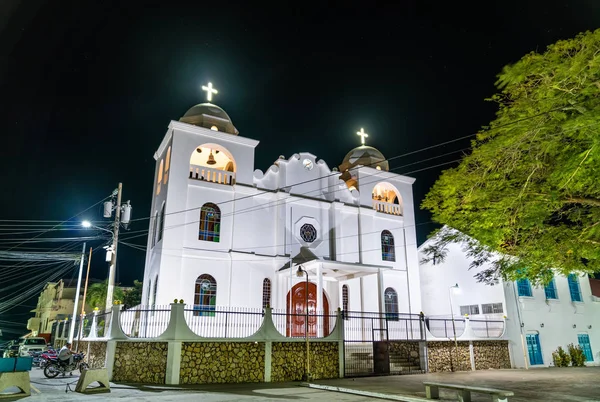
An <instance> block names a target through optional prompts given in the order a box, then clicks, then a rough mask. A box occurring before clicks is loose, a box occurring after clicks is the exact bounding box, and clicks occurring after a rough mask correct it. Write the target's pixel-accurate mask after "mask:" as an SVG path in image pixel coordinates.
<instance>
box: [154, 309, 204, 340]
mask: <svg viewBox="0 0 600 402" xmlns="http://www.w3.org/2000/svg"><path fill="white" fill-rule="evenodd" d="M198 338H199V336H198V335H196V334H195V333H194V331H192V330H191V329H190V327H189V326H188V325H187V322H186V321H185V304H183V303H171V314H170V315H169V324H168V325H167V329H166V330H165V332H163V333H162V334H161V335H160V336H158V339H165V340H183V339H192V340H197V339H198Z"/></svg>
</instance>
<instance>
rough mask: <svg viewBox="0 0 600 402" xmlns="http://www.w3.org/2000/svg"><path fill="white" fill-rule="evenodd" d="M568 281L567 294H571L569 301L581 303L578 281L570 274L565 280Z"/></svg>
mask: <svg viewBox="0 0 600 402" xmlns="http://www.w3.org/2000/svg"><path fill="white" fill-rule="evenodd" d="M567 280H568V281H569V292H570V293H571V300H572V301H574V302H580V301H583V298H582V297H581V288H580V287H579V279H578V278H577V276H576V275H575V274H570V275H569V277H568V278H567Z"/></svg>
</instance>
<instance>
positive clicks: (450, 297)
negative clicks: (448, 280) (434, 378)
mask: <svg viewBox="0 0 600 402" xmlns="http://www.w3.org/2000/svg"><path fill="white" fill-rule="evenodd" d="M454 289H459V287H458V283H457V284H455V285H453V286H450V287H449V288H448V299H450V316H451V317H452V333H453V334H454V354H455V355H456V354H457V353H458V342H457V340H456V324H455V323H454V309H453V308H452V292H453V291H454ZM457 362H458V359H457Z"/></svg>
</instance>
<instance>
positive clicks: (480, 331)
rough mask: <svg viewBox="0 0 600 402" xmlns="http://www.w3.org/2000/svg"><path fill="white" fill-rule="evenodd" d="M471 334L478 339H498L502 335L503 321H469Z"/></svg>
mask: <svg viewBox="0 0 600 402" xmlns="http://www.w3.org/2000/svg"><path fill="white" fill-rule="evenodd" d="M469 323H470V324H471V329H472V330H473V334H474V335H475V336H477V337H479V338H500V337H501V336H502V334H504V321H500V320H495V321H492V320H490V321H488V320H469Z"/></svg>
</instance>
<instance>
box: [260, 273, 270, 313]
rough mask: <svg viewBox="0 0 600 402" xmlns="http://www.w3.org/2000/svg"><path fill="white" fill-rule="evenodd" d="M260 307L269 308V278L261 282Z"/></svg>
mask: <svg viewBox="0 0 600 402" xmlns="http://www.w3.org/2000/svg"><path fill="white" fill-rule="evenodd" d="M262 306H263V308H266V307H269V306H271V280H270V279H269V278H265V279H264V280H263V299H262Z"/></svg>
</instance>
